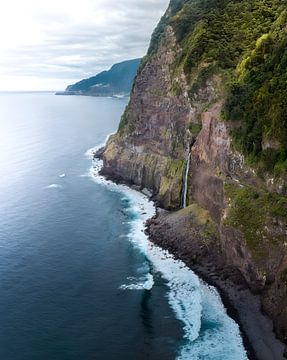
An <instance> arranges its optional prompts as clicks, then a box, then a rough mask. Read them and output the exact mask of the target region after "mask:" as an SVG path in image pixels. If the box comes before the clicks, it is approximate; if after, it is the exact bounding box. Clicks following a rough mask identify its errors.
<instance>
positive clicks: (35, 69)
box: [0, 0, 169, 90]
mask: <svg viewBox="0 0 287 360" xmlns="http://www.w3.org/2000/svg"><path fill="white" fill-rule="evenodd" d="M168 3H169V0H7V1H1V5H0V90H61V89H64V88H65V87H66V86H67V85H69V84H71V83H73V82H75V81H77V80H80V79H82V78H85V77H89V76H91V75H94V74H95V73H98V72H99V71H102V70H105V69H107V68H109V67H110V66H111V65H112V64H114V63H116V62H120V61H123V60H128V59H132V58H137V57H142V56H143V55H144V54H145V52H146V50H147V47H148V44H149V40H150V36H151V33H152V31H153V29H154V27H155V25H156V24H157V22H158V21H159V19H160V17H161V15H163V13H164V11H165V10H166V8H167V6H168Z"/></svg>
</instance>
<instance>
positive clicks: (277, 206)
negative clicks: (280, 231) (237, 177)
mask: <svg viewBox="0 0 287 360" xmlns="http://www.w3.org/2000/svg"><path fill="white" fill-rule="evenodd" d="M225 194H226V197H227V200H228V201H229V209H228V215H227V218H226V219H225V225H229V226H232V227H235V228H237V229H239V230H240V231H241V232H242V233H243V234H244V237H245V239H246V241H247V245H248V247H249V249H250V250H251V251H252V253H253V254H254V255H256V256H257V255H260V251H261V250H262V248H261V245H262V241H263V239H265V240H267V242H271V243H272V242H276V241H280V240H282V241H283V240H284V239H283V237H282V239H281V238H280V239H279V238H276V237H274V236H273V235H270V233H269V231H268V226H269V225H270V226H272V227H274V221H275V222H276V221H277V220H280V219H281V220H283V221H284V222H286V219H287V198H286V197H284V196H280V195H277V194H272V193H269V192H267V191H264V190H260V191H259V190H257V189H255V188H252V187H243V188H241V187H239V186H237V185H233V184H226V185H225Z"/></svg>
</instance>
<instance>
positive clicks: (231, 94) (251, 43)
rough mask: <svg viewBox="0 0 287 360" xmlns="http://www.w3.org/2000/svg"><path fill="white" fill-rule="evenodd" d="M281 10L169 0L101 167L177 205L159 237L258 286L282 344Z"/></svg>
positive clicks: (285, 30)
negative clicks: (183, 208) (193, 234)
mask: <svg viewBox="0 0 287 360" xmlns="http://www.w3.org/2000/svg"><path fill="white" fill-rule="evenodd" d="M285 9H286V3H285V1H283V0H282V1H280V0H273V1H271V0H255V1H252V2H251V1H248V0H242V1H235V0H233V1H232V0H221V1H219V0H218V1H217V0H210V1H196V0H185V1H184V0H183V1H180V0H177V1H176V0H173V1H171V3H170V5H169V8H168V9H167V11H166V13H165V15H164V16H163V18H162V19H161V21H160V23H159V25H158V27H157V29H156V30H155V32H154V34H153V36H152V40H151V44H150V49H149V51H148V54H147V56H146V57H145V58H144V59H143V61H142V63H141V66H140V70H139V72H138V75H137V77H136V79H135V82H134V85H133V89H132V93H131V99H130V103H129V105H128V106H127V108H126V110H125V113H124V114H123V116H122V119H121V122H120V126H119V129H118V132H117V133H116V134H115V135H113V136H111V137H110V139H109V140H108V143H107V145H106V147H105V149H104V151H103V153H102V157H103V161H104V167H103V170H102V172H103V174H104V175H106V176H107V177H110V178H113V179H115V180H117V181H123V182H127V183H130V184H135V185H138V186H140V187H141V188H148V189H150V190H151V191H152V193H153V196H154V199H155V200H156V202H157V203H158V205H159V206H160V207H162V208H164V209H166V210H169V211H172V212H169V213H168V215H167V214H166V213H165V215H160V216H159V219H158V220H157V219H155V220H154V221H153V222H152V223H151V224H150V232H151V236H152V239H154V240H155V241H156V242H157V243H161V245H162V246H165V247H167V248H171V249H173V250H174V251H177V254H178V256H180V257H181V258H184V260H185V261H186V262H187V263H189V264H190V266H192V265H194V266H196V264H201V265H206V264H207V265H210V264H211V265H210V266H208V267H209V268H210V272H211V273H212V272H213V273H214V272H217V273H218V272H219V271H222V272H223V273H225V277H226V278H230V281H231V282H232V283H233V284H235V285H236V286H238V285H239V287H240V286H241V288H242V286H243V287H244V288H248V289H250V290H251V291H252V292H253V293H254V294H257V297H258V298H259V299H260V304H261V305H260V306H261V307H262V309H263V311H264V312H265V313H266V314H267V315H268V316H269V317H270V318H271V319H272V321H273V324H274V329H275V332H276V334H277V336H278V337H279V338H280V339H281V340H282V341H283V342H285V343H287V197H286V194H287V186H286V184H287V181H286V179H287V152H286V148H287V121H286V113H287V103H286V98H287V81H286V80H287V79H286V76H287V75H286V74H287V71H286V70H287V46H286V45H287V12H286V10H285ZM185 204H186V205H187V209H186V210H180V208H182V207H183V206H185ZM186 211H187V212H188V214H189V215H188V217H187V218H186V216H187V213H186ZM174 219H176V221H174ZM183 219H185V221H183ZM186 219H189V220H186ZM168 228H169V235H167V232H168V231H167V230H166V229H168ZM194 232H195V234H197V235H196V236H191V235H190V234H192V233H194ZM159 234H161V238H166V239H167V240H168V239H170V241H169V244H166V243H164V242H163V241H162V240H160V239H159ZM170 234H173V236H170ZM175 239H177V244H176V246H175V243H174V241H175ZM167 240H166V241H167ZM176 249H177V250H176ZM178 249H180V250H178ZM184 249H185V250H184ZM227 269H228V271H227ZM238 291H239V290H238ZM246 306H247V305H246ZM243 322H244V321H243ZM250 331H252V330H250ZM255 351H256V349H255ZM257 355H258V354H257ZM262 356H264V355H262ZM272 356H273V355H272ZM276 356H277V355H274V357H271V355H270V356H269V357H265V358H266V359H267V358H268V359H272V358H274V359H279V357H276ZM261 358H262V359H263V358H264V357H261Z"/></svg>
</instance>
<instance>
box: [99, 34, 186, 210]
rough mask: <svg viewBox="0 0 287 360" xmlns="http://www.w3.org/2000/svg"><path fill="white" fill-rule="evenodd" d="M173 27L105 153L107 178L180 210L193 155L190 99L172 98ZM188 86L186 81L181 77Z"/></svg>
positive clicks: (144, 68)
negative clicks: (145, 191) (188, 159)
mask: <svg viewBox="0 0 287 360" xmlns="http://www.w3.org/2000/svg"><path fill="white" fill-rule="evenodd" d="M177 51H178V49H177V45H176V40H175V36H174V34H173V32H172V29H171V27H168V28H167V29H166V36H165V39H164V40H163V42H162V43H161V45H160V47H159V49H158V51H157V52H156V53H155V54H153V55H152V56H151V58H150V59H149V60H148V61H147V62H145V63H144V64H143V65H142V69H141V71H140V72H139V74H138V76H137V78H136V80H135V84H134V87H133V90H132V94H131V100H130V104H129V106H128V108H127V109H126V111H125V113H124V115H123V117H122V120H121V124H120V129H119V132H118V133H117V134H116V135H114V136H112V137H111V138H110V139H109V141H108V144H107V146H106V149H105V152H104V170H103V172H104V174H105V175H107V176H110V177H113V178H116V179H118V180H123V181H126V182H131V183H134V184H136V185H140V186H142V187H146V188H149V189H152V190H153V192H154V194H156V199H157V201H158V202H159V204H160V205H161V206H163V207H165V208H177V207H178V205H179V203H180V197H181V187H182V173H183V169H184V165H185V158H186V157H187V155H188V152H189V142H190V137H191V134H190V133H189V132H188V125H189V123H190V120H191V117H192V108H191V106H190V103H189V100H188V97H187V95H186V94H183V95H181V96H179V97H176V96H173V94H172V86H173V83H172V77H171V74H170V66H171V65H172V64H173V63H174V61H175V57H176V54H177ZM179 76H180V83H181V84H182V86H183V87H184V86H185V77H184V75H183V74H180V75H179Z"/></svg>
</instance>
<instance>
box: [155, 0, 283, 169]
mask: <svg viewBox="0 0 287 360" xmlns="http://www.w3.org/2000/svg"><path fill="white" fill-rule="evenodd" d="M286 5H287V3H286V0H241V1H239V0H174V1H172V2H171V5H170V8H169V11H168V13H167V15H165V16H163V17H162V20H161V21H160V23H159V25H158V27H157V28H156V30H155V31H154V33H153V36H152V41H151V46H150V50H149V54H148V56H149V55H151V54H152V53H154V52H155V51H156V49H157V47H158V44H159V43H160V41H161V39H162V38H163V34H164V29H165V28H166V26H167V25H171V26H172V27H173V29H174V31H175V34H176V37H177V39H178V42H179V44H180V46H181V48H182V52H181V54H179V55H178V58H177V59H176V63H175V64H174V68H173V69H171V70H172V71H173V74H174V77H176V76H177V75H178V74H179V73H180V71H181V70H184V72H185V74H186V77H187V80H188V84H189V96H190V98H191V99H195V98H196V96H197V95H198V93H199V89H200V88H202V87H204V86H205V84H206V82H207V81H208V80H210V79H212V77H213V75H214V74H218V75H220V76H221V78H223V80H224V81H223V83H224V89H220V93H222V91H223V93H224V97H225V98H226V104H225V108H224V111H223V114H222V115H223V118H224V119H226V120H236V121H237V122H239V123H240V126H236V130H234V133H233V136H234V140H235V141H234V144H235V147H236V148H237V149H238V150H239V151H241V152H242V153H244V154H245V155H246V156H247V159H248V161H249V163H250V164H251V165H252V166H254V167H256V168H257V169H258V170H259V174H260V173H261V174H264V173H266V172H269V173H274V174H275V175H282V174H284V173H285V174H286V175H287V116H286V114H287V32H286V25H287V15H286V13H287V12H286V10H285V9H286ZM173 93H174V95H175V96H176V95H178V94H180V89H179V86H178V84H176V83H175V84H174V89H173Z"/></svg>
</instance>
